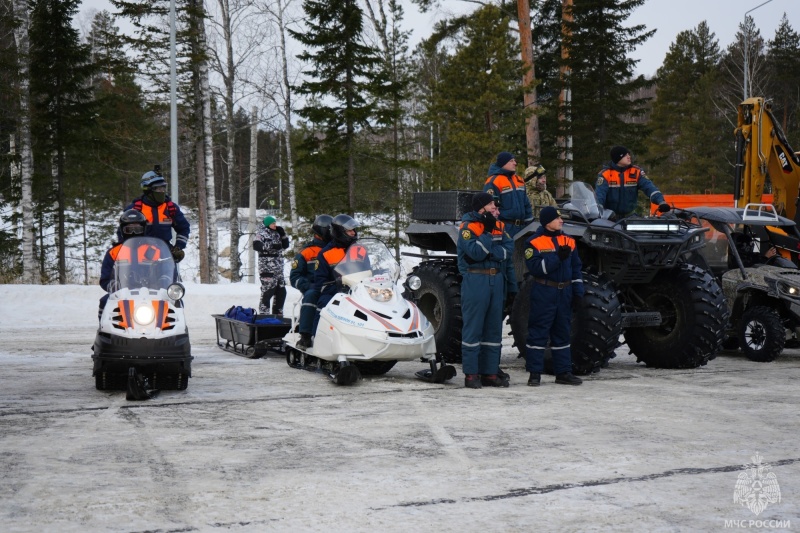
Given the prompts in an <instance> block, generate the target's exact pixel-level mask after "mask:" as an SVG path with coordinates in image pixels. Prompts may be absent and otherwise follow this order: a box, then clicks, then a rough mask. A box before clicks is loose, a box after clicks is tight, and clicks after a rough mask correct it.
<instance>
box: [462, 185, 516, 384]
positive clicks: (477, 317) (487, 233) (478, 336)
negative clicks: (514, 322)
mask: <svg viewBox="0 0 800 533" xmlns="http://www.w3.org/2000/svg"><path fill="white" fill-rule="evenodd" d="M523 194H524V185H523ZM526 198H527V197H526ZM496 213H497V207H495V204H494V199H493V198H492V196H491V195H490V194H488V193H485V192H480V193H477V194H476V195H475V196H473V198H472V211H471V212H470V213H467V214H466V215H464V217H463V218H462V222H461V227H460V229H459V234H458V245H457V249H458V271H459V272H460V273H461V276H462V282H461V313H462V316H463V319H464V325H463V328H462V329H461V361H462V368H463V370H464V376H465V377H464V385H465V386H466V387H468V388H472V389H480V388H481V386H488V387H508V386H509V382H508V377H507V375H505V374H504V373H500V348H501V346H502V335H503V308H504V304H505V303H506V301H508V302H511V301H512V300H513V298H514V296H515V295H516V293H517V281H516V276H515V274H514V261H513V259H512V256H513V252H514V241H513V240H512V239H511V237H510V236H509V235H508V233H507V232H506V231H505V227H504V226H505V225H504V224H503V222H501V221H499V220H497V219H496V216H495V215H496Z"/></svg>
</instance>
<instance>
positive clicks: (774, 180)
mask: <svg viewBox="0 0 800 533" xmlns="http://www.w3.org/2000/svg"><path fill="white" fill-rule="evenodd" d="M735 135H736V179H735V181H734V191H733V198H734V200H735V201H736V207H745V206H746V205H747V204H760V203H762V201H761V196H762V195H763V194H764V185H765V184H766V182H767V179H769V181H770V183H771V184H772V194H773V199H772V204H773V205H774V206H775V209H776V210H777V212H778V214H779V215H781V216H785V217H786V218H789V219H791V220H794V221H795V222H796V223H798V225H800V220H798V218H800V216H798V205H797V204H798V198H799V197H800V196H799V195H800V154H798V153H796V152H795V151H794V150H792V147H791V146H789V141H787V140H786V135H785V134H784V133H783V130H782V129H781V127H780V125H779V124H778V121H777V120H775V116H774V115H773V114H772V105H771V104H770V103H769V102H765V101H764V98H762V97H754V98H748V99H747V100H745V101H744V102H742V103H741V104H739V117H738V121H737V127H736V130H735Z"/></svg>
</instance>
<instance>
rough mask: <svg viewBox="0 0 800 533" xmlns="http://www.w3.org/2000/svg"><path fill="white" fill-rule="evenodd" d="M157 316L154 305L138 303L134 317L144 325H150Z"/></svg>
mask: <svg viewBox="0 0 800 533" xmlns="http://www.w3.org/2000/svg"><path fill="white" fill-rule="evenodd" d="M155 318H156V312H155V311H154V310H153V306H152V305H149V304H142V305H138V306H137V307H136V310H135V311H134V312H133V319H134V320H135V321H136V323H137V324H140V325H142V326H146V325H148V324H149V323H151V322H152V321H153V320H154V319H155Z"/></svg>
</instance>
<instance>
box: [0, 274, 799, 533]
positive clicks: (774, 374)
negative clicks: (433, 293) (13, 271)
mask: <svg viewBox="0 0 800 533" xmlns="http://www.w3.org/2000/svg"><path fill="white" fill-rule="evenodd" d="M101 294H102V291H101V290H100V288H99V287H96V286H91V287H86V286H74V285H73V286H65V287H59V286H21V285H2V286H0V302H2V305H1V306H0V472H2V476H3V482H2V484H0V524H2V526H1V527H0V529H2V531H4V532H10V531H35V532H39V531H59V532H63V533H66V532H72V531H81V532H85V531H93V532H94V531H115V532H116V531H123V532H137V531H164V532H166V531H326V532H328V531H333V532H339V531H342V532H345V531H347V532H350V531H459V532H462V531H533V530H539V531H610V530H614V531H710V530H724V529H726V526H727V527H730V528H735V529H742V528H753V529H767V530H776V529H790V530H797V529H798V528H799V527H800V511H799V509H800V450H798V446H797V443H798V437H799V436H800V435H799V433H800V409H798V399H800V393H798V382H800V352H798V351H794V350H793V351H789V352H787V353H786V354H784V356H783V357H781V358H780V359H778V360H777V361H776V362H774V363H767V364H759V363H753V362H750V361H748V360H747V359H745V358H743V357H742V356H740V355H735V354H724V355H721V356H719V357H718V358H717V359H715V360H714V361H711V362H710V363H709V364H708V366H706V367H703V368H700V369H697V370H680V371H670V370H653V369H647V368H645V367H644V366H642V365H639V364H637V363H636V362H635V360H634V358H632V357H631V356H629V355H628V354H627V352H626V350H624V349H620V350H619V351H618V356H617V358H616V359H614V360H613V361H612V363H611V366H610V368H608V369H605V370H603V371H602V372H600V373H599V374H595V375H593V376H591V377H589V378H588V379H587V380H586V383H584V385H583V386H581V387H566V386H560V385H555V384H553V383H552V377H547V378H546V379H545V383H544V384H543V385H542V386H541V387H539V388H538V389H535V388H531V387H527V386H525V382H526V379H527V374H526V373H525V372H524V365H523V363H522V360H521V359H517V358H516V354H515V349H514V348H512V347H511V340H510V337H509V338H507V340H506V345H505V346H504V350H503V366H504V367H505V368H506V369H508V371H509V373H510V374H511V376H512V386H511V388H509V389H500V390H496V389H482V390H467V389H464V388H463V376H462V375H461V371H460V367H459V375H458V376H457V377H456V378H455V379H454V380H453V381H452V383H450V384H446V385H431V384H427V383H423V382H420V381H418V380H415V379H414V372H415V371H416V370H418V369H420V368H422V365H421V364H416V363H401V364H398V365H397V366H396V367H395V368H394V369H393V370H392V371H390V372H389V373H388V374H387V375H386V376H383V377H376V378H367V379H365V380H364V381H362V382H361V383H359V384H357V385H356V386H353V387H337V386H335V385H333V384H332V383H330V382H328V381H326V379H325V378H324V377H322V376H321V375H319V374H313V373H309V372H305V371H300V370H294V369H291V368H289V367H288V366H287V365H286V363H285V361H284V359H283V358H282V357H280V356H277V355H276V356H270V357H266V358H263V359H254V360H250V359H245V358H242V357H238V356H236V355H233V354H230V353H227V352H224V351H222V350H221V349H219V348H218V347H217V346H216V345H215V341H216V337H215V326H214V320H213V318H212V317H211V315H212V314H214V313H222V312H224V311H225V310H226V309H227V308H228V307H230V306H231V305H234V304H237V305H245V306H250V307H255V306H256V303H257V299H258V286H257V285H250V284H222V285H216V286H208V285H206V286H203V285H195V284H188V286H187V296H186V311H187V315H188V321H189V326H190V335H191V341H192V347H193V355H194V356H195V360H194V363H193V373H194V375H193V377H192V379H191V380H190V382H189V388H188V390H186V391H182V392H176V391H164V392H162V393H161V394H160V395H159V396H158V397H157V398H156V399H154V400H150V401H148V402H127V401H126V400H125V395H124V393H122V392H101V391H97V390H95V388H94V380H93V378H92V376H91V369H92V364H91V359H90V355H91V345H92V342H93V339H94V334H95V327H96V310H97V299H98V298H99V297H100V296H101ZM756 453H759V454H760V456H761V457H763V462H764V463H767V464H769V465H770V466H769V468H768V469H765V470H764V471H762V473H761V477H760V478H758V475H757V472H755V471H754V472H753V473H752V474H753V475H754V476H755V477H756V478H758V479H756V481H760V482H761V484H762V485H763V486H767V485H771V486H773V487H774V485H775V483H777V485H778V486H779V489H780V496H781V498H780V501H775V502H774V503H772V502H769V503H768V505H767V507H766V509H764V510H763V511H762V512H761V513H760V514H758V515H756V514H755V513H754V512H753V511H751V510H750V508H748V507H747V506H745V505H742V504H740V503H735V502H734V491H735V489H736V487H737V480H738V479H739V478H740V476H742V475H744V476H745V478H746V476H747V475H748V474H747V473H746V472H745V471H744V470H743V468H744V467H743V465H744V464H745V463H751V462H752V461H753V459H752V457H753V456H754V455H755V454H756ZM768 473H772V474H774V478H772V477H768V476H767V474H768ZM773 481H774V482H773ZM754 487H755V486H754V485H751V484H750V483H749V481H748V485H747V488H749V489H750V492H749V494H750V496H751V499H752V500H753V501H757V500H758V498H757V497H756V495H755V493H754V492H753V490H755V488H754Z"/></svg>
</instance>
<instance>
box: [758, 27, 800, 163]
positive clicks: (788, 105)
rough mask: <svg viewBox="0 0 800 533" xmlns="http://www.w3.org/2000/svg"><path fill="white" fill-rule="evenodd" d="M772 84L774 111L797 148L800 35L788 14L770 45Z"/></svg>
mask: <svg viewBox="0 0 800 533" xmlns="http://www.w3.org/2000/svg"><path fill="white" fill-rule="evenodd" d="M767 68H768V70H769V73H770V76H769V84H768V85H767V87H768V88H767V94H766V95H765V96H767V97H769V98H771V99H772V100H773V102H774V105H773V108H772V111H773V113H775V116H776V118H777V119H778V120H779V121H780V125H781V129H783V131H784V133H786V134H787V136H788V139H789V142H790V143H791V144H792V146H793V147H795V149H797V146H798V145H800V121H798V115H797V108H798V106H800V34H798V33H797V32H796V31H794V29H792V26H791V25H790V24H789V19H788V18H787V16H786V13H784V14H783V18H781V23H780V25H779V26H778V29H777V30H775V37H774V38H773V39H772V40H771V41H769V42H768V44H767Z"/></svg>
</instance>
